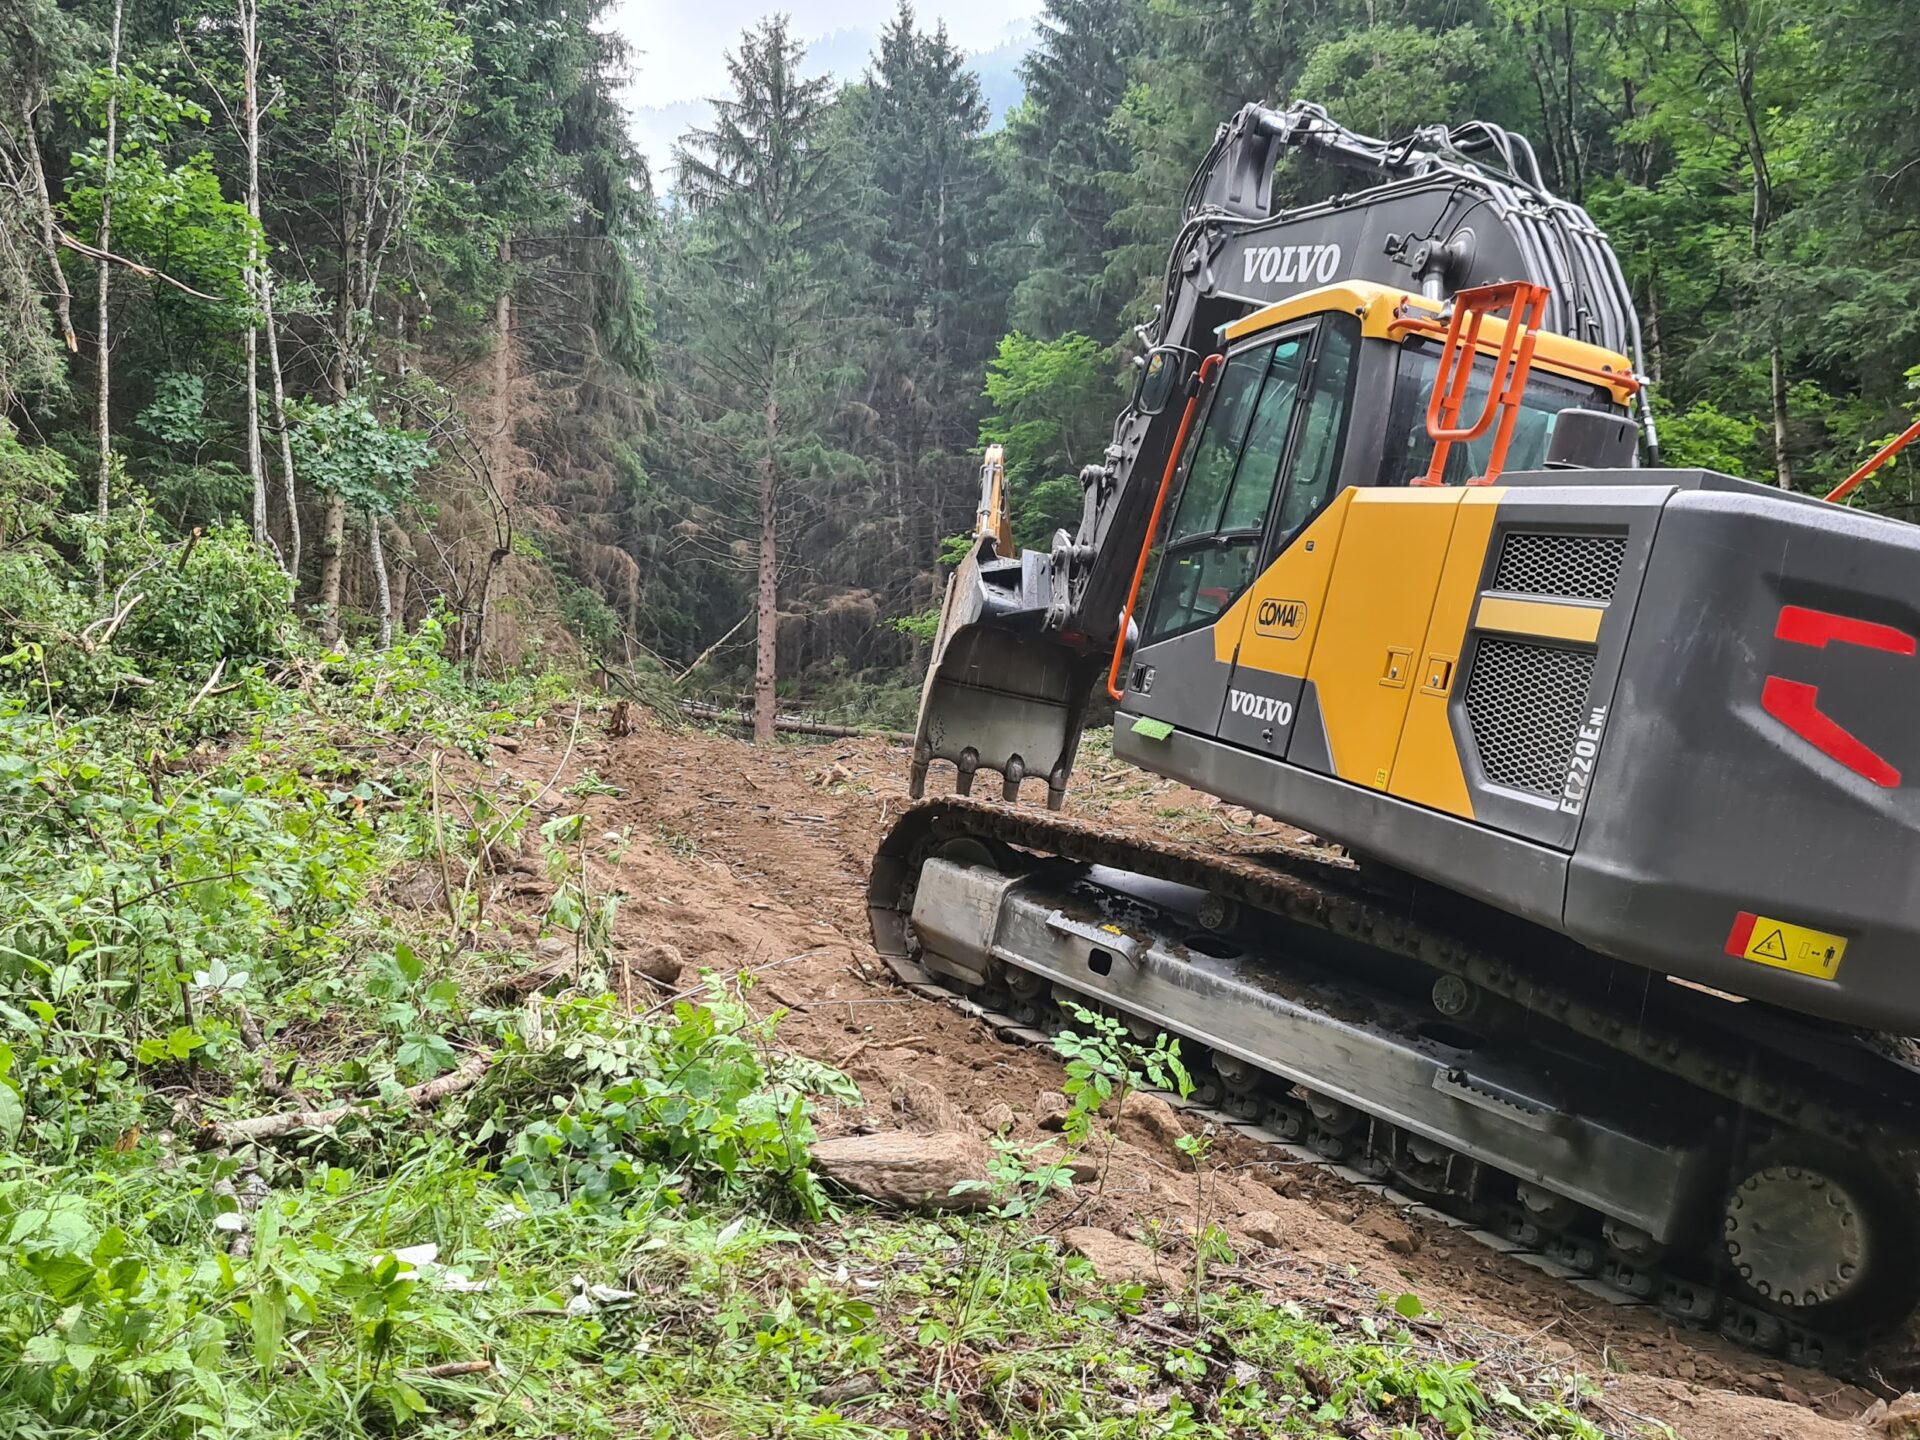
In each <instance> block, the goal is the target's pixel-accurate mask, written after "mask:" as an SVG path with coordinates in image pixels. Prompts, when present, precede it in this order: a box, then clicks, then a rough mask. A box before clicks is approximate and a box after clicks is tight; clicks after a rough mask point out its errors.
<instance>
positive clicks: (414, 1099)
mask: <svg viewBox="0 0 1920 1440" xmlns="http://www.w3.org/2000/svg"><path fill="white" fill-rule="evenodd" d="M490 1063H491V1062H490V1061H489V1060H488V1058H487V1057H486V1056H484V1055H471V1056H469V1057H468V1058H467V1059H465V1060H463V1061H461V1062H460V1067H459V1068H458V1069H457V1070H453V1071H450V1072H449V1073H447V1074H445V1075H442V1076H440V1077H439V1078H437V1079H434V1080H428V1081H426V1082H424V1083H423V1084H419V1085H414V1086H410V1087H409V1088H408V1089H407V1090H406V1092H405V1096H404V1099H403V1101H402V1106H401V1108H403V1109H406V1110H424V1109H426V1108H427V1107H428V1106H430V1105H434V1104H436V1103H438V1102H439V1101H441V1100H444V1099H446V1098H447V1096H449V1095H457V1094H459V1093H460V1092H461V1091H462V1090H471V1089H472V1088H473V1087H474V1086H475V1085H477V1084H478V1083H479V1082H480V1077H481V1076H482V1075H484V1074H486V1073H487V1066H488V1065H489V1064H490ZM379 1105H380V1102H379V1101H377V1100H353V1101H349V1102H348V1103H347V1104H345V1105H333V1106H329V1107H328V1108H327V1109H325V1110H283V1111H282V1112H280V1113H279V1114H278V1115H256V1116H254V1117H252V1118H251V1119H248V1120H228V1121H226V1122H224V1123H222V1124H218V1125H213V1126H211V1127H209V1128H210V1129H211V1131H212V1134H213V1138H214V1139H215V1140H216V1141H218V1142H219V1143H220V1144H222V1145H244V1144H247V1143H249V1142H250V1141H254V1140H271V1139H274V1138H275V1137H277V1136H281V1135H291V1134H293V1133H294V1132H295V1131H296V1130H325V1129H327V1128H328V1127H330V1126H333V1125H338V1124H339V1123H340V1122H341V1121H342V1120H344V1119H346V1118H347V1116H349V1115H351V1114H352V1113H353V1112H354V1111H356V1110H376V1109H378V1108H379Z"/></svg>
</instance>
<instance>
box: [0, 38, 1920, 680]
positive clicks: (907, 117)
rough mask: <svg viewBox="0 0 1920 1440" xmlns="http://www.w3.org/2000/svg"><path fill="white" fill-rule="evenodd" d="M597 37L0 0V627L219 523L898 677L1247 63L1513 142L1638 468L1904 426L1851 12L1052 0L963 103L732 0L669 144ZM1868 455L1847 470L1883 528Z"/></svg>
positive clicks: (1763, 474) (430, 602)
mask: <svg viewBox="0 0 1920 1440" xmlns="http://www.w3.org/2000/svg"><path fill="white" fill-rule="evenodd" d="M609 21H610V16H609V13H608V7H606V6H605V5H604V4H600V3H595V4H590V5H587V6H584V7H575V6H567V5H557V4H551V3H544V0H461V3H443V0H234V3H233V4H232V5H230V6H227V7H225V8H220V7H206V6H189V7H186V8H185V9H182V8H180V7H177V6H156V5H154V4H152V3H151V0H112V3H106V0H93V3H85V4H79V3H56V0H0V77H4V80H5V84H4V86H0V90H4V93H5V95H6V96H7V97H8V100H9V104H8V108H7V111H6V113H4V114H0V437H4V438H0V555H5V556H6V557H7V558H6V563H5V565H4V566H0V653H8V652H11V651H15V650H18V649H19V647H21V646H22V645H25V644H28V643H41V642H42V641H46V640H49V639H52V638H54V636H55V633H56V632H59V627H60V626H61V625H65V624H69V623H73V624H78V625H84V624H85V623H87V622H88V621H89V620H90V619H91V618H94V617H95V616H96V615H97V614H98V612H99V610H100V608H101V607H103V606H105V604H106V601H107V600H108V599H110V598H111V596H112V595H113V593H114V592H115V590H116V589H117V588H118V587H119V586H120V585H121V584H122V583H123V582H124V581H125V580H126V578H127V576H128V575H129V574H130V573H132V572H133V571H134V570H136V569H137V568H138V567H139V566H140V565H142V564H145V563H147V562H148V560H150V559H151V556H152V555H153V554H154V553H155V547H156V546H161V545H165V544H171V543H176V542H179V541H180V540H182V539H183V538H184V537H187V536H189V535H191V534H192V533H193V532H195V531H196V530H198V531H202V532H205V533H207V534H208V535H213V534H215V533H216V532H218V533H220V534H222V535H226V534H228V533H229V531H230V529H231V527H233V526H238V527H239V530H240V531H241V532H243V533H244V535H245V537H246V540H247V543H250V544H251V545H252V546H253V547H254V548H255V549H257V550H258V551H259V552H260V553H261V554H263V555H266V556H270V557H271V561H272V566H273V567H275V568H277V570H278V571H279V572H281V573H282V574H283V575H284V576H285V580H284V588H285V591H286V596H287V600H286V603H288V604H290V605H291V606H292V607H293V612H294V613H296V614H297V615H298V616H300V617H302V618H304V619H305V620H306V621H307V622H309V623H310V624H312V625H313V626H315V627H316V628H317V629H318V630H319V631H320V633H321V634H322V635H323V636H324V637H327V638H332V637H334V636H335V635H339V634H344V635H345V637H346V639H347V640H348V642H349V643H361V642H369V643H385V642H386V641H388V640H389V639H390V638H391V636H392V635H393V633H394V632H395V631H396V630H404V631H413V630H416V629H418V628H419V626H420V625H421V624H422V623H423V622H425V621H426V620H427V619H428V617H429V616H433V615H442V616H444V619H445V625H446V632H445V633H446V635H447V637H448V638H447V642H446V643H447V645H448V646H449V648H450V650H451V652H452V654H453V657H454V658H456V659H457V660H459V661H462V662H464V663H466V664H468V665H470V666H473V667H475V668H477V669H488V668H495V667H510V666H515V665H520V664H522V663H525V662H528V661H529V660H532V659H536V658H539V657H543V656H550V655H552V654H553V653H555V652H556V650H558V651H573V650H578V651H580V652H582V653H584V654H586V655H588V656H591V657H596V658H600V659H605V660H607V661H608V662H610V663H614V664H616V665H632V664H645V665H650V666H655V667H659V668H663V669H666V670H668V671H670V672H672V673H674V674H678V673H681V672H682V671H684V670H685V669H686V668H687V667H689V666H691V665H693V664H695V662H699V663H700V666H701V671H700V678H701V680H702V681H703V682H705V683H707V684H708V685H709V686H710V687H712V688H715V689H718V690H720V691H721V692H723V693H727V694H738V693H740V691H741V690H742V689H743V688H744V686H745V684H746V682H747V678H748V675H749V674H750V673H751V672H752V671H753V670H754V669H756V668H757V669H758V671H759V674H760V676H761V677H762V679H763V681H764V682H765V683H764V684H763V685H762V686H761V690H762V697H763V699H765V698H766V697H768V696H770V695H771V693H772V687H773V683H774V680H775V678H776V677H777V680H778V684H779V685H780V686H781V688H783V689H786V690H791V691H797V692H799V693H802V694H806V695H809V696H813V697H816V698H820V697H825V698H827V699H829V700H833V699H838V700H839V701H841V702H842V703H848V704H851V703H853V701H854V697H856V696H871V695H872V694H874V693H876V692H879V693H883V694H884V695H885V696H886V697H887V701H886V703H887V704H889V705H891V706H892V707H893V713H896V714H897V713H898V710H899V707H901V706H903V705H906V704H910V696H911V693H912V688H913V673H914V670H915V666H916V662H917V661H919V660H921V659H922V658H923V656H924V652H923V650H922V648H921V647H922V646H923V644H924V640H923V638H922V637H923V636H924V634H925V630H926V625H925V620H924V617H925V616H926V615H927V613H928V612H929V610H930V609H931V607H932V606H933V605H934V604H935V603H936V601H937V598H938V595H939V591H940V585H941V579H940V563H939V557H940V554H941V543H942V541H943V539H945V538H946V537H948V536H950V535H952V534H953V533H955V532H956V531H958V530H961V529H963V528H965V526H966V525H967V523H968V522H969V519H970V516H971V511H972V506H973V501H974V474H975V470H976V468H977V465H978V455H979V452H980V450H981V448H982V447H983V446H984V445H985V444H987V443H999V444H1002V445H1004V446H1005V447H1006V450H1007V456H1008V474H1009V479H1010V483H1011V488H1012V495H1013V500H1014V505H1015V512H1016V515H1017V517H1018V526H1019V535H1020V538H1021V539H1022V540H1023V541H1024V542H1026V543H1028V544H1043V543H1045V541H1046V540H1047V538H1048V536H1049V535H1050V534H1051V532H1052V530H1053V528H1054V527H1055V526H1057V525H1061V524H1070V523H1071V521H1072V517H1073V516H1074V515H1076V514H1077V512H1078V507H1079V501H1078V482H1077V480H1076V479H1075V476H1076V473H1077V470H1078V468H1079V466H1081V465H1082V464H1085V463H1086V462H1087V461H1088V460H1089V459H1091V458H1094V457H1096V456H1097V454H1098V452H1099V449H1100V447H1101V446H1102V445H1103V444H1104V443H1105V440H1106V436H1107V432H1108V426H1109V424H1110V421H1111V416H1112V412H1113V411H1114V410H1115V408H1116V407H1117V406H1118V404H1119V403H1120V401H1121V399H1122V397H1123V390H1122V382H1121V377H1122V376H1123V375H1124V374H1125V373H1126V362H1127V361H1128V360H1129V359H1130V358H1131V356H1132V354H1133V353H1134V352H1135V351H1136V350H1137V341H1136V340H1135V338H1134V336H1133V334H1132V326H1133V325H1134V324H1136V323H1138V322H1139V321H1140V320H1142V319H1144V318H1145V317H1146V316H1147V315H1148V313H1149V312H1150V309H1151V305H1152V303H1153V301H1154V299H1156V298H1157V296H1158V294H1159V287H1160V272H1161V267H1162V266H1163V265H1164V263H1165V256H1166V252H1167V247H1168V245H1169V243H1170V241H1171V238H1172V236H1173V233H1174V230H1175V226H1176V219H1177V211H1178V206H1179V202H1180V196H1181V192H1182V190H1183V188H1184V185H1185V183H1186V179H1187V177H1188V175H1189V174H1190V173H1191V170H1192V167H1193V165H1194V164H1195V163H1196V162H1197V160H1198V159H1199V157H1200V156H1201V154H1202V153H1203V152H1204V150H1205V148H1206V146H1207V144H1208V142H1209V141H1210V139H1211V137H1212V135H1213V132H1214V129H1215V127H1216V126H1217V125H1218V124H1219V123H1220V122H1221V121H1222V120H1223V119H1225V118H1226V117H1228V116H1229V115H1231V114H1232V113H1233V112H1234V111H1235V110H1237V109H1238V108H1239V107H1240V106H1241V105H1242V104H1244V103H1245V102H1247V101H1249V100H1254V101H1261V102H1265V103H1269V104H1277V103H1283V102H1285V101H1286V100H1288V99H1291V98H1295V97H1305V98H1310V99H1313V100H1316V101H1318V102H1320V103H1322V104H1324V105H1325V106H1327V108H1328V109H1329V110H1330V111H1331V112H1332V113H1333V114H1334V115H1335V116H1336V118H1339V119H1341V120H1343V121H1344V122H1345V123H1347V124H1349V125H1352V126H1354V127H1356V128H1359V129H1362V130H1366V131H1370V132H1372V133H1376V134H1381V135H1390V136H1391V135H1402V134H1405V133H1408V132H1409V131H1410V130H1412V129H1413V128H1414V127H1416V126H1419V125H1424V124H1433V123H1458V122H1461V121H1464V120H1466V119H1469V118H1481V119H1486V120H1492V121H1497V122H1498V123H1500V124H1502V125H1505V126H1507V127H1509V128H1511V129H1513V130H1516V131H1518V132H1520V133H1522V134H1525V135H1528V136H1530V137H1531V138H1532V139H1533V140H1534V142H1535V144H1536V147H1537V149H1538V151H1539V154H1540V157H1541V162H1542V164H1543V166H1544V168H1545V171H1546V176H1547V179H1548V182H1549V184H1550V185H1551V186H1552V187H1553V188H1554V189H1556V190H1557V191H1558V192H1559V193H1560V194H1562V195H1565V196H1566V197H1568V198H1570V199H1572V200H1575V201H1577V202H1579V203H1580V204H1582V205H1584V206H1586V207H1587V208H1588V209H1589V210H1590V211H1591V213H1592V214H1593V215H1594V216H1595V218H1596V219H1597V220H1598V222H1599V223H1600V224H1601V225H1602V226H1603V227H1604V228H1605V229H1606V230H1607V231H1608V232H1609V233H1610V235H1611V237H1612V239H1613V243H1614V245H1615V246H1616V248H1617V249H1618V251H1619V253H1620V256H1621V259H1622V262H1623V264H1624V266H1625V268H1626V271H1627V274H1628V278H1629V280H1630V282H1631V284H1632V287H1633V291H1634V295H1635V298H1636V300H1637V302H1638V305H1639V308H1640V312H1641V315H1642V317H1643V321H1644V324H1645V328H1646V335H1647V340H1648V355H1647V367H1648V370H1649V372H1650V376H1651V379H1652V381H1653V382H1654V394H1655V397H1656V404H1657V406H1658V409H1659V412H1660V416H1661V419H1662V425H1663V434H1664V439H1665V442H1666V444H1665V455H1664V458H1665V459H1666V460H1667V461H1668V462H1669V463H1678V464H1699V465H1707V466H1711V467H1714V468H1716V469H1721V470H1726V471H1729V472H1731V473H1734V474H1738V475H1743V476H1746V477H1748V478H1751V479H1757V480H1763V481H1770V482H1772V483H1777V484H1780V485H1784V486H1789V487H1791V488H1794V489H1797V490H1804V491H1811V492H1816V493H1818V492H1821V491H1823V490H1824V489H1825V488H1827V487H1828V486H1830V485H1831V484H1832V483H1833V482H1834V481H1836V480H1837V479H1839V478H1840V477H1842V476H1844V475H1845V474H1847V473H1848V472H1849V471H1850V470H1851V469H1852V468H1853V467H1854V466H1855V465H1856V464H1857V463H1858V462H1859V461H1860V460H1861V459H1862V458H1863V457H1864V456H1865V455H1866V454H1868V453H1870V452H1871V450H1872V449H1873V448H1874V447H1875V446H1876V445H1877V444H1878V443H1879V442H1881V441H1882V440H1884V439H1885V438H1886V437H1888V436H1889V435H1890V434H1892V433H1894V432H1896V431H1898V430H1899V429H1901V428H1903V427H1904V425H1905V424H1906V423H1907V420H1908V418H1910V412H1911V410H1912V409H1913V407H1914V403H1915V394H1914V391H1915V386H1916V383H1920V319H1916V316H1920V303H1916V302H1917V301H1920V249H1917V248H1916V247H1915V246H1914V244H1913V240H1912V237H1913V234H1914V231H1915V227H1916V225H1920V162H1916V161H1915V160H1914V158H1913V157H1914V156H1915V155H1920V45H1916V44H1915V41H1916V40H1917V39H1920V17H1917V16H1916V15H1915V13H1914V12H1913V10H1912V8H1911V7H1910V6H1907V5H1904V4H1902V3H1899V0H1838V3H1831V4H1826V5H1821V6H1813V5H1805V4H1796V3H1791V0H1765V3H1755V0H1737V3H1736V0H1583V3H1579V4H1562V3H1549V0H1465V3H1462V0H1448V3H1446V4H1439V3H1434V0H1398V3H1388V4H1381V3H1378V0H1370V3H1367V4H1361V3H1359V0H1318V3H1315V4H1312V5H1307V6H1274V5H1269V4H1267V3H1265V0H1154V3H1151V4H1149V3H1146V0H1048V3H1047V5H1046V8H1045V11H1044V14H1043V15H1041V16H1040V17H1039V19H1038V21H1037V24H1036V34H1035V43H1034V48H1033V49H1032V51H1031V53H1030V54H1029V55H1028V57H1027V59H1026V61H1025V62H1024V66H1023V72H1022V73H1023V78H1024V81H1025V95H1024V98H1023V99H1022V100H1021V102H1020V103H1019V104H1018V105H1017V106H1016V107H1015V108H1014V109H1013V111H1012V112H1011V113H1010V114H1009V115H1008V116H1007V118H1006V122H1005V124H1004V125H1001V126H999V127H997V128H995V127H990V125H989V112H988V107H987V105H986V103H985V101H984V99H983V96H982V92H981V87H980V83H979V81H978V79H977V78H976V77H975V75H974V74H973V73H972V72H971V71H970V69H969V68H968V62H967V58H966V56H965V55H963V54H962V53H961V52H960V51H959V50H958V49H957V48H956V47H955V45H954V44H953V42H952V41H951V39H950V38H949V37H948V35H947V34H946V33H945V31H944V29H943V28H942V27H941V26H939V25H938V24H929V23H927V22H926V21H924V20H923V19H922V18H921V17H918V16H916V14H915V13H914V11H913V10H912V8H911V6H910V5H908V4H902V6H901V8H900V10H899V12H898V13H897V14H896V15H895V17H894V18H893V19H892V21H891V22H890V23H889V24H888V25H887V26H886V28H885V31H884V33H883V34H882V35H881V37H880V40H879V42H878V44H877V47H876V49H875V50H874V53H873V54H872V55H871V56H870V57H869V60H868V62H867V65H866V68H865V70H864V72H863V73H862V74H860V75H858V76H857V77H851V78H847V79H844V80H826V79H817V78H812V79H810V78H806V77H807V76H808V75H809V74H810V73H811V72H810V71H808V70H807V68H806V65H805V61H804V56H805V45H804V43H803V39H802V37H800V36H799V35H797V34H796V33H795V32H794V30H793V28H792V27H791V26H790V25H789V24H788V23H787V22H786V21H785V20H784V19H783V18H781V17H778V16H774V17H771V18H769V19H767V20H765V21H763V22H761V23H760V24H758V25H756V26H755V27H753V28H752V29H750V30H749V31H748V32H747V33H745V34H743V35H741V36H740V37H739V38H738V40H737V41H736V42H735V43H734V45H733V46H732V47H731V50H730V52H729V57H728V65H729V69H728V74H729V86H728V92H727V93H725V94H722V95H717V96H715V97H714V99H715V101H716V106H715V118H714V121H713V123H712V124H711V125H710V126H708V127H705V128H702V129H699V130H696V131H694V132H692V133H689V134H688V135H687V136H685V137H684V138H683V140H682V142H681V144H680V146H679V147H678V149H677V151H676V154H675V158H674V164H673V166H672V169H671V172H670V173H667V174H663V175H650V174H649V173H648V171H647V167H646V165H645V164H644V162H643V161H642V159H641V158H640V156H639V154H638V153H637V152H636V150H635V148H634V146H633V143H632V141H631V139H630V138H629V136H628V133H627V130H626V127H625V123H624V117H623V113H622V105H623V100H622V93H623V91H622V87H623V84H624V80H625V74H626V69H625V56H624V54H623V50H622V46H621V43H620V41H619V40H617V39H616V38H614V36H613V35H612V33H611V31H610V29H609ZM1323 183H1324V181H1317V180H1316V178H1315V177H1314V176H1312V175H1310V174H1305V173H1299V174H1296V173H1294V172H1293V171H1292V170H1291V169H1289V168H1288V167H1287V166H1283V169H1282V174H1281V176H1280V180H1279V183H1278V186H1277V193H1278V201H1279V203H1282V204H1284V203H1286V202H1287V201H1288V200H1289V199H1292V198H1298V197H1300V196H1302V195H1306V194H1310V193H1313V187H1314V186H1315V185H1316V184H1323ZM1910 471H1911V467H1910V466H1909V467H1905V468H1901V467H1898V466H1896V467H1894V468H1891V469H1889V470H1888V471H1885V472H1883V473H1882V474H1881V475H1880V476H1879V477H1877V478H1876V480H1875V481H1874V482H1873V483H1872V485H1870V486H1869V487H1868V489H1866V490H1865V491H1863V492H1862V493H1861V495H1859V496H1858V497H1856V502H1855V503H1861V504H1865V505H1868V506H1872V507H1876V508H1880V509H1884V510H1888V511H1890V512H1892V513H1895V514H1900V515H1903V516H1909V517H1910V516H1911V514H1912V511H1913V507H1914V503H1915V498H1916V497H1915V493H1914V491H1913V489H1912V486H1911V484H1910V482H1909V480H1908V478H1907V476H1908V474H1909V473H1910ZM223 543H224V542H223ZM50 593H57V594H59V595H60V596H62V597H68V596H72V597H77V598H74V599H72V600H67V599H63V600H62V603H61V605H59V606H55V607H53V608H51V609H50V608H49V607H48V606H47V604H46V603H45V601H46V597H47V595H48V594H50ZM107 613H108V615H109V616H110V615H111V613H112V611H111V609H108V611H107ZM756 615H762V616H765V617H767V620H766V623H764V624H761V625H759V626H758V627H757V628H758V629H759V631H760V635H759V640H760V644H759V645H758V646H757V647H756V646H755V645H754V643H753V642H754V639H755V630H756V626H755V624H754V623H753V620H754V617H755V616H756ZM717 642H719V643H717ZM756 649H757V652H758V653H757V656H756ZM756 662H757V664H756ZM769 703H770V702H769Z"/></svg>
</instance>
